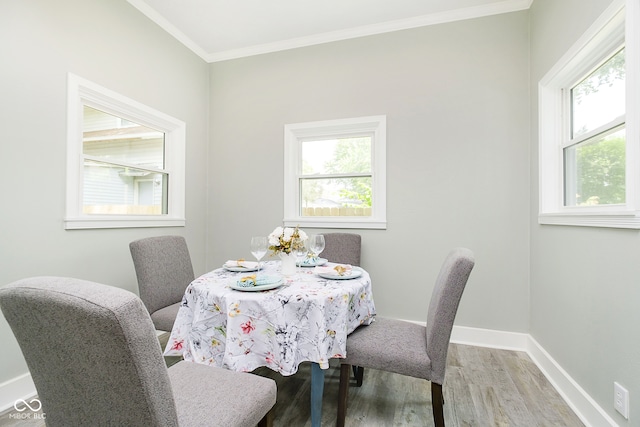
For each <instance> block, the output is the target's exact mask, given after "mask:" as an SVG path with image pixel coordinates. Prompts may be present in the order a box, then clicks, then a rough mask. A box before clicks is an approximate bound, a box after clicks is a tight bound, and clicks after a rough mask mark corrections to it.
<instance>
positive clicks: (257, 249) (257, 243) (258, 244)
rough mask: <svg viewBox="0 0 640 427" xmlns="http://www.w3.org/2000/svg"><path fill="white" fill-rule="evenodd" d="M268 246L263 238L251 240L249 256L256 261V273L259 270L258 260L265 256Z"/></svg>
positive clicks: (257, 237) (258, 237)
mask: <svg viewBox="0 0 640 427" xmlns="http://www.w3.org/2000/svg"><path fill="white" fill-rule="evenodd" d="M268 247H269V245H268V244H267V238H266V237H265V236H254V237H252V238H251V254H252V255H253V256H254V257H255V258H256V260H258V271H259V270H260V260H261V259H262V257H263V256H265V255H266V253H267V249H268Z"/></svg>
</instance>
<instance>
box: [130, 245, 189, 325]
mask: <svg viewBox="0 0 640 427" xmlns="http://www.w3.org/2000/svg"><path fill="white" fill-rule="evenodd" d="M129 249H130V250H131V257H132V258H133V265H134V267H135V270H136V276H137V277H138V288H139V291H140V299H141V300H142V302H143V303H144V305H145V306H146V307H147V310H149V313H154V312H155V311H157V310H159V309H161V308H164V307H167V306H170V305H172V304H175V303H177V302H180V301H182V297H183V296H184V291H185V289H187V286H189V283H191V282H192V281H193V279H194V278H195V276H194V274H193V266H192V264H191V256H190V255H189V249H188V247H187V242H186V241H185V239H184V237H182V236H158V237H148V238H145V239H140V240H136V241H133V242H131V243H130V244H129Z"/></svg>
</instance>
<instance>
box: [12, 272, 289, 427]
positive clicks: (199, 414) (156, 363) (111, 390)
mask: <svg viewBox="0 0 640 427" xmlns="http://www.w3.org/2000/svg"><path fill="white" fill-rule="evenodd" d="M0 308H1V309H2V312H3V314H4V316H5V318H6V319H7V321H8V323H9V325H10V326H11V329H12V330H13V333H14V335H15V336H16V338H17V340H18V343H19V345H20V348H21V350H22V353H23V355H24V358H25V360H26V362H27V366H28V367H29V371H30V372H31V377H32V378H33V382H34V383H35V385H36V389H37V392H38V398H39V400H40V401H41V403H42V410H43V412H44V413H45V414H46V422H47V426H50V427H51V426H53V427H55V426H63V427H66V426H85V425H86V426H88V425H105V426H106V425H111V426H125V425H126V426H163V427H165V426H189V425H194V426H195V425H197V426H201V425H207V426H224V427H227V426H243V427H244V426H246V427H249V426H255V425H256V424H258V425H260V426H267V425H271V424H272V422H273V416H272V412H271V408H272V407H273V406H274V405H275V403H276V393H277V390H276V384H275V382H274V381H273V380H271V379H268V378H264V377H260V376H257V375H254V374H250V373H243V372H234V371H229V370H226V369H222V368H216V367H212V366H206V365H201V364H197V363H192V362H184V361H182V362H179V363H177V364H176V365H173V366H172V367H170V368H168V369H167V367H166V366H165V363H164V361H163V358H162V352H161V350H160V344H159V342H158V339H157V338H156V333H155V330H154V328H153V324H152V322H151V319H150V317H149V313H148V312H147V310H146V309H145V307H144V305H143V304H142V301H141V300H140V299H139V298H138V297H137V296H136V295H135V294H133V293H131V292H129V291H126V290H124V289H120V288H116V287H113V286H107V285H102V284H98V283H94V282H89V281H84V280H79V279H72V278H62V277H34V278H29V279H23V280H20V281H18V282H14V283H12V284H10V285H8V286H5V287H2V288H0Z"/></svg>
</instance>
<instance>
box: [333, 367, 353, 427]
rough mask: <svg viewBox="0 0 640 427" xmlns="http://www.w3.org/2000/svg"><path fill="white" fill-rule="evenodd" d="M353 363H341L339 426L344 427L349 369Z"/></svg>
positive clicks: (337, 422)
mask: <svg viewBox="0 0 640 427" xmlns="http://www.w3.org/2000/svg"><path fill="white" fill-rule="evenodd" d="M350 368H351V365H346V364H345V365H340V387H339V389H338V420H337V421H336V426H337V427H344V422H345V419H346V418H347V398H348V397H349V369H350Z"/></svg>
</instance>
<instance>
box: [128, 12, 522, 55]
mask: <svg viewBox="0 0 640 427" xmlns="http://www.w3.org/2000/svg"><path fill="white" fill-rule="evenodd" d="M532 1H533V0H346V1H345V0H181V1H176V0H128V2H129V3H131V4H132V5H133V6H135V7H136V8H137V9H138V10H140V11H141V12H142V13H143V14H145V15H146V16H147V17H149V18H150V19H151V20H152V21H154V22H155V23H157V24H158V25H160V26H161V27H162V28H163V29H164V30H166V31H167V32H168V33H170V34H171V35H173V36H174V37H175V38H176V39H178V40H179V41H180V42H182V43H183V44H184V45H185V46H187V47H188V48H190V49H191V50H193V51H194V52H195V53H196V54H198V55H199V56H200V57H202V58H203V59H204V60H205V61H207V62H216V61H224V60H228V59H234V58H241V57H245V56H251V55H258V54H261V53H267V52H275V51H279V50H285V49H292V48H296V47H303V46H310V45H314V44H320V43H327V42H331V41H336V40H345V39H349V38H355V37H362V36H367V35H372V34H380V33H385V32H389V31H397V30H403V29H407V28H415V27H421V26H425V25H433V24H439V23H444V22H452V21H458V20H463V19H470V18H477V17H481V16H487V15H495V14H500V13H507V12H514V11H518V10H523V9H528V8H529V6H530V5H531V3H532Z"/></svg>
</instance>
